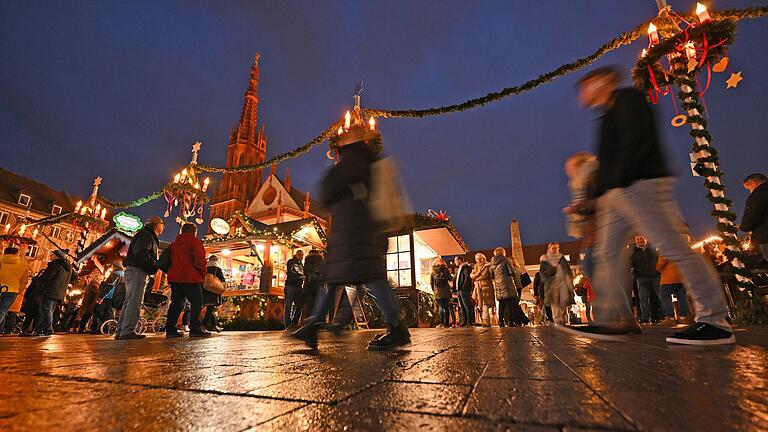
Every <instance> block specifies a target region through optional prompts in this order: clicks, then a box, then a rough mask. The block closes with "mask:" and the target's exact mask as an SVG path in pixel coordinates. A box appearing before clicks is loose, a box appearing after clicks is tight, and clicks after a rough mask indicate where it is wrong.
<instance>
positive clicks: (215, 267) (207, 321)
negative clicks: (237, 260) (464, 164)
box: [203, 255, 227, 333]
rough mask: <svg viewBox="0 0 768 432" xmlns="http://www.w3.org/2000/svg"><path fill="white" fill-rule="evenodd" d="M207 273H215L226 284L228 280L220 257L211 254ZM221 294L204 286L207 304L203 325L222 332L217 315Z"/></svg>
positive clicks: (204, 300)
mask: <svg viewBox="0 0 768 432" xmlns="http://www.w3.org/2000/svg"><path fill="white" fill-rule="evenodd" d="M205 271H206V272H207V274H209V275H213V277H215V278H216V279H217V280H218V281H219V282H221V283H222V284H226V283H227V280H226V278H225V277H224V272H223V271H222V270H221V267H219V257H218V256H216V255H211V256H209V257H208V266H207V267H206V270H205ZM221 303H222V297H221V294H218V293H215V292H213V291H208V290H206V289H205V286H204V287H203V305H204V306H205V315H203V326H204V327H205V328H206V329H207V330H208V331H215V332H217V333H221V330H222V329H221V327H219V322H218V319H217V317H216V308H217V307H218V306H219V305H221Z"/></svg>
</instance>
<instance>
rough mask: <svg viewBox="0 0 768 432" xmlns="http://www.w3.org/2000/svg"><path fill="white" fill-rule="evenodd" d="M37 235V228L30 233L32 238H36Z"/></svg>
mask: <svg viewBox="0 0 768 432" xmlns="http://www.w3.org/2000/svg"><path fill="white" fill-rule="evenodd" d="M37 233H38V231H37V228H35V230H34V231H32V238H35V237H37Z"/></svg>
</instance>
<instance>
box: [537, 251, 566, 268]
mask: <svg viewBox="0 0 768 432" xmlns="http://www.w3.org/2000/svg"><path fill="white" fill-rule="evenodd" d="M561 259H563V254H561V253H558V254H550V253H547V254H544V255H542V256H541V260H542V261H546V262H548V263H549V265H551V266H552V267H555V268H556V267H557V266H558V264H560V260H561Z"/></svg>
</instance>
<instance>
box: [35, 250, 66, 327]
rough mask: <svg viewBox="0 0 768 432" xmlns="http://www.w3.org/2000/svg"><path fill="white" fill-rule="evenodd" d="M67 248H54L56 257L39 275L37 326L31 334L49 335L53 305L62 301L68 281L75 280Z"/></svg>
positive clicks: (51, 325)
mask: <svg viewBox="0 0 768 432" xmlns="http://www.w3.org/2000/svg"><path fill="white" fill-rule="evenodd" d="M68 252H69V251H67V250H63V251H62V250H58V249H57V250H55V251H53V255H54V256H55V257H56V259H54V260H53V261H51V262H50V263H49V264H48V267H46V268H45V271H44V272H43V274H42V275H40V281H41V288H40V292H39V293H38V300H39V305H40V306H39V310H38V317H39V320H38V322H37V328H36V329H35V332H34V333H32V335H31V336H51V335H52V334H53V308H54V305H56V304H57V303H60V302H62V301H64V297H66V296H67V288H68V287H69V284H70V282H72V281H73V280H75V277H76V275H75V272H74V270H73V269H72V265H71V264H70V263H69V261H68V260H67V253H68Z"/></svg>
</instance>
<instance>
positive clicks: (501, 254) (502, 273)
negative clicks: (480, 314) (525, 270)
mask: <svg viewBox="0 0 768 432" xmlns="http://www.w3.org/2000/svg"><path fill="white" fill-rule="evenodd" d="M491 273H492V274H493V289H494V292H495V294H496V299H497V300H498V301H499V327H504V326H505V325H507V326H509V327H512V326H515V327H517V325H519V324H516V323H515V322H514V319H515V315H516V314H515V308H514V305H515V304H516V301H519V297H518V296H517V287H518V286H519V285H522V283H521V282H520V275H519V272H518V270H517V269H516V268H513V266H512V263H511V262H510V260H509V259H508V258H507V256H506V251H505V250H504V248H501V247H497V248H496V249H494V250H493V258H492V259H491Z"/></svg>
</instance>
